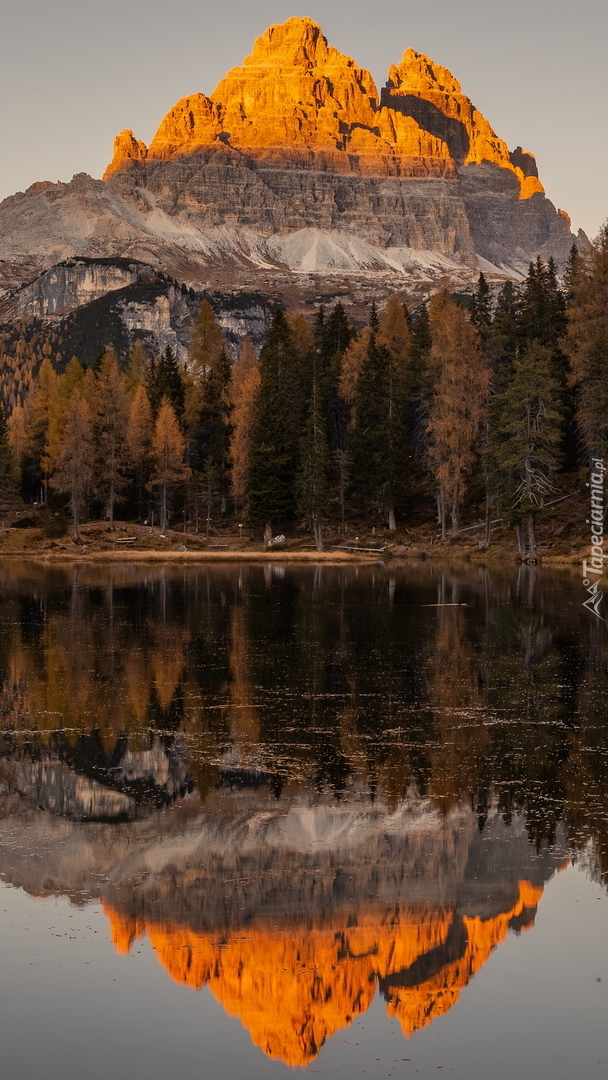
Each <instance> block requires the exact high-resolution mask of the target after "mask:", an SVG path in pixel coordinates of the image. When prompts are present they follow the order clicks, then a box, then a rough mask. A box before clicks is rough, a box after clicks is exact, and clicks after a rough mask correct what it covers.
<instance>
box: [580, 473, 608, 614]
mask: <svg viewBox="0 0 608 1080" xmlns="http://www.w3.org/2000/svg"><path fill="white" fill-rule="evenodd" d="M605 471H606V467H605V465H604V459H603V458H591V476H590V477H589V480H590V483H589V484H587V487H588V488H590V495H591V517H590V518H587V524H588V525H590V526H591V557H590V559H589V562H587V561H586V560H585V559H583V585H584V586H585V588H586V590H587V592H588V593H589V596H588V597H587V599H586V600H585V601H584V602H583V607H585V608H587V609H588V610H589V611H592V612H593V614H594V615H597V617H598V619H601V620H602V622H605V621H606V620H605V618H604V616H603V615H600V610H599V609H600V605H601V603H602V600H603V597H604V593H603V591H602V588H601V585H602V574H603V573H604V559H607V558H608V552H604V474H605Z"/></svg>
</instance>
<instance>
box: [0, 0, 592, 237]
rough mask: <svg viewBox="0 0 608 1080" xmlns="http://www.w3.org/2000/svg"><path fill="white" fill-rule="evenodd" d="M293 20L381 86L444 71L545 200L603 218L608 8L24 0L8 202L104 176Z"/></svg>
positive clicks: (12, 100) (1, 73) (13, 50)
mask: <svg viewBox="0 0 608 1080" xmlns="http://www.w3.org/2000/svg"><path fill="white" fill-rule="evenodd" d="M292 15H308V16H309V17H310V18H311V19H314V20H315V21H317V22H319V23H320V24H321V26H322V27H323V30H324V32H325V34H326V36H327V38H328V40H329V42H330V44H332V45H335V46H336V48H338V49H340V50H341V52H344V53H347V54H348V55H350V56H352V57H354V59H355V60H356V62H357V63H358V64H359V65H360V66H361V67H366V68H369V69H370V70H371V72H372V74H373V76H374V78H375V80H376V83H377V85H378V86H382V85H383V83H384V82H385V80H386V73H387V69H388V66H389V64H391V63H396V62H397V61H398V60H399V59H400V58H401V55H402V53H403V51H404V50H405V49H406V48H408V47H410V46H411V47H412V48H414V49H417V50H418V51H419V52H424V53H427V54H428V55H429V56H431V57H432V59H433V60H435V62H436V63H439V64H443V65H444V66H445V67H448V68H449V69H450V70H451V71H452V72H453V74H454V75H455V77H456V78H457V79H459V80H460V82H461V84H462V87H463V90H464V92H465V93H466V94H468V96H469V97H470V98H471V99H472V100H473V102H474V103H475V105H476V106H477V107H478V108H479V109H480V110H481V112H483V113H484V115H485V116H486V117H487V118H488V120H489V121H490V123H491V124H492V126H493V127H494V129H495V131H496V132H497V134H498V135H500V136H501V137H502V138H503V139H505V140H506V142H507V143H508V144H509V146H510V147H511V148H512V149H513V148H514V147H515V146H517V145H518V144H521V145H522V146H523V147H524V148H525V149H527V150H530V151H532V152H533V153H534V154H536V157H537V160H538V166H539V172H540V177H541V180H542V181H543V183H544V185H545V189H546V192H547V195H548V196H549V198H550V199H551V200H552V202H554V203H555V204H556V206H558V207H559V208H561V209H564V210H567V211H568V213H569V214H570V215H571V217H572V223H573V227H574V228H575V229H578V228H579V227H580V228H583V229H585V231H586V232H587V233H588V234H589V235H590V236H591V237H593V236H595V235H596V234H597V232H598V230H599V228H600V226H601V225H602V224H603V222H604V221H605V220H606V218H607V217H608V184H607V177H608V139H607V127H608V125H607V121H606V111H607V106H608V62H607V58H606V54H607V47H608V41H607V38H608V33H607V32H608V4H606V0H576V2H566V0H509V2H506V0H458V2H449V0H424V2H416V3H414V2H409V3H408V2H407V0H378V2H376V3H373V2H370V0H366V2H363V0H325V2H319V0H305V2H304V3H302V4H300V3H297V4H296V3H294V0H258V2H256V3H251V2H248V0H214V2H213V3H210V2H208V0H198V2H195V0H169V2H166V0H145V2H144V0H103V3H102V2H98V3H95V2H93V0H19V2H17V3H12V4H11V5H10V8H8V9H6V8H5V10H4V13H3V16H2V36H1V39H0V84H1V98H0V101H1V106H0V138H1V143H0V145H1V147H2V154H1V157H0V198H4V197H5V196H7V195H11V194H13V192H15V191H19V190H24V189H25V188H26V187H28V186H29V185H30V184H32V183H34V182H35V181H37V180H69V179H70V178H71V177H72V175H73V174H74V173H76V172H88V173H90V174H91V175H92V176H96V177H98V176H100V175H101V173H102V172H103V170H104V168H105V166H106V164H107V162H108V161H109V160H110V158H111V155H112V141H113V138H114V135H116V134H117V133H118V131H120V130H121V129H122V128H132V129H133V130H134V132H135V134H136V135H137V137H138V138H140V139H143V140H144V142H146V143H149V142H150V139H151V138H152V136H153V134H154V131H155V130H156V128H157V126H158V124H159V123H160V121H161V119H162V117H163V116H164V114H165V113H166V112H167V111H168V110H169V109H170V108H171V106H172V105H173V104H174V103H175V102H176V101H177V100H178V98H180V97H184V96H185V95H186V94H190V93H195V92H197V91H202V92H203V93H207V94H210V93H211V92H212V91H213V89H214V87H215V85H216V83H217V82H218V81H219V79H220V78H221V76H222V75H223V74H224V72H225V71H226V70H227V69H228V68H229V67H233V66H234V65H235V64H239V63H240V62H241V61H242V59H243V57H244V56H246V55H247V53H249V51H250V47H251V44H252V42H253V39H254V38H255V37H256V36H257V35H258V34H260V33H262V32H263V30H265V28H266V27H267V26H269V25H270V24H271V23H276V22H283V21H284V20H285V19H287V18H289V17H290V16H292Z"/></svg>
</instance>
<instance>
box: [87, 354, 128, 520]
mask: <svg viewBox="0 0 608 1080" xmlns="http://www.w3.org/2000/svg"><path fill="white" fill-rule="evenodd" d="M128 409H129V403H128V398H127V392H126V388H125V382H124V376H122V375H121V374H120V371H119V369H118V357H117V356H116V353H115V352H114V351H113V350H111V349H110V350H108V352H106V353H104V355H103V356H102V358H101V361H100V365H99V371H98V373H97V414H96V417H95V432H96V436H97V452H98V463H97V489H98V492H99V494H100V495H101V497H102V499H103V500H104V502H105V504H106V516H107V518H108V522H109V528H110V530H113V529H114V506H115V504H116V502H117V501H118V500H120V498H121V497H122V496H123V494H124V491H125V488H126V486H127V478H126V475H125V474H126V470H127V466H128V463H129V448H128V444H127V423H128Z"/></svg>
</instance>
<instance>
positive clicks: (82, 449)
mask: <svg viewBox="0 0 608 1080" xmlns="http://www.w3.org/2000/svg"><path fill="white" fill-rule="evenodd" d="M94 476H95V442H94V437H93V423H92V418H91V411H90V409H89V406H88V404H87V402H86V401H85V399H84V398H83V397H82V395H81V393H80V390H75V391H74V393H73V395H72V398H71V401H70V405H69V409H68V414H67V418H66V425H65V433H64V437H63V441H62V444H61V449H60V451H59V454H58V456H57V461H56V468H55V472H54V474H53V476H52V478H51V486H52V487H53V488H55V490H56V491H58V492H60V493H62V494H67V495H68V497H69V505H70V509H71V511H72V527H73V531H74V539H75V540H78V539H79V537H80V528H79V526H80V521H81V519H82V515H83V513H84V510H85V508H86V504H87V500H88V497H89V495H90V493H91V490H92V487H93V480H94Z"/></svg>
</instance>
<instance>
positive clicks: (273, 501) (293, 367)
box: [248, 308, 301, 535]
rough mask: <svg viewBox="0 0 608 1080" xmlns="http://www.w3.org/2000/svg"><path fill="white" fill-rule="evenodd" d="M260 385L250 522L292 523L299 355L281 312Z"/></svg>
mask: <svg viewBox="0 0 608 1080" xmlns="http://www.w3.org/2000/svg"><path fill="white" fill-rule="evenodd" d="M259 364H260V386H259V390H258V394H257V398H256V404H255V417H254V423H253V429H252V436H251V456H250V468H249V511H248V513H249V520H250V522H251V524H252V525H256V524H264V526H265V535H267V534H268V532H269V530H270V532H271V531H272V521H273V520H278V521H292V520H293V518H294V516H295V478H296V470H297V464H298V446H299V440H300V428H299V418H300V416H301V401H300V400H299V398H298V388H299V387H298V384H299V378H298V372H297V356H296V350H295V347H294V343H293V339H292V334H291V330H290V328H289V324H288V322H287V319H286V317H285V315H284V313H283V311H282V310H281V309H280V308H277V309H276V311H275V313H274V315H273V318H272V322H271V325H270V328H269V331H268V334H267V336H266V340H265V342H264V345H263V346H262V350H261V352H260V359H259Z"/></svg>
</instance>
